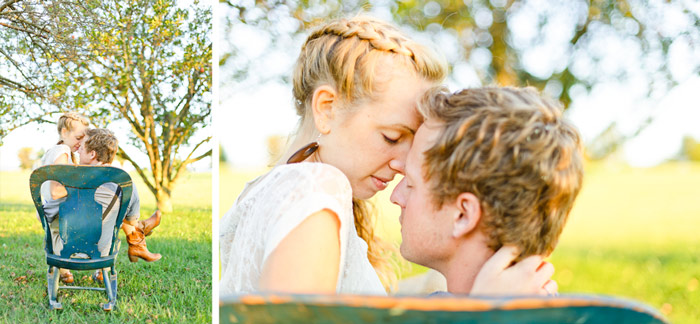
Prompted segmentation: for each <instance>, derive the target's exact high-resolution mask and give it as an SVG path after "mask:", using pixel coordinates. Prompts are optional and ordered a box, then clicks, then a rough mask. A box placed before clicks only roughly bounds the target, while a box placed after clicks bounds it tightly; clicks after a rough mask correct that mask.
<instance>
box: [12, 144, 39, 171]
mask: <svg viewBox="0 0 700 324" xmlns="http://www.w3.org/2000/svg"><path fill="white" fill-rule="evenodd" d="M17 157H18V158H19V167H20V168H21V169H22V170H31V169H32V168H33V167H34V164H36V162H37V161H39V158H38V156H37V153H36V152H34V149H33V148H31V147H23V148H21V149H19V152H18V153H17Z"/></svg>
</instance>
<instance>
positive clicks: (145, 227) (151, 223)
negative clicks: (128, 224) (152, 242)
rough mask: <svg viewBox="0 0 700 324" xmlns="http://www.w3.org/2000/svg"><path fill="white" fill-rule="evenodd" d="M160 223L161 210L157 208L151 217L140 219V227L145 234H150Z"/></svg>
mask: <svg viewBox="0 0 700 324" xmlns="http://www.w3.org/2000/svg"><path fill="white" fill-rule="evenodd" d="M159 224H160V210H156V212H155V213H153V215H151V217H149V218H148V219H146V220H140V221H139V227H140V228H141V230H142V231H143V235H146V236H149V235H151V232H152V231H153V229H154V228H156V227H157V226H158V225H159Z"/></svg>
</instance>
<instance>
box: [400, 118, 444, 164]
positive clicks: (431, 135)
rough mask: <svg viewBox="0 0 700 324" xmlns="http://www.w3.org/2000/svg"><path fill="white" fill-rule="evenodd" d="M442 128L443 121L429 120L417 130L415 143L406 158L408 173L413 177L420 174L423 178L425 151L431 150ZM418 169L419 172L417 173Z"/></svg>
mask: <svg viewBox="0 0 700 324" xmlns="http://www.w3.org/2000/svg"><path fill="white" fill-rule="evenodd" d="M441 128H442V123H439V122H435V121H431V120H427V121H426V122H425V123H423V124H422V125H421V126H420V127H419V128H418V132H416V137H415V138H414V139H413V145H412V146H411V150H410V151H409V153H408V157H407V159H406V173H407V174H409V173H411V175H412V176H413V177H415V176H420V177H421V178H422V172H420V170H421V167H422V165H423V160H424V159H425V158H424V153H425V151H427V150H429V149H430V148H431V147H432V146H433V144H435V141H436V140H437V138H438V135H439V134H440V130H441ZM416 171H418V173H415V172H416Z"/></svg>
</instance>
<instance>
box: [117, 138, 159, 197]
mask: <svg viewBox="0 0 700 324" xmlns="http://www.w3.org/2000/svg"><path fill="white" fill-rule="evenodd" d="M118 154H119V156H121V157H122V158H124V159H125V160H127V161H129V162H131V164H132V165H133V166H134V168H135V169H136V172H138V173H139V175H140V176H141V179H143V182H144V183H145V184H146V186H148V189H149V190H151V193H153V195H155V194H156V188H155V187H154V186H153V184H151V180H150V179H148V177H147V176H146V174H145V173H143V170H142V169H141V167H140V166H139V165H138V163H136V161H134V160H133V159H132V158H131V157H130V156H129V154H126V152H125V151H124V150H123V149H122V148H121V147H120V148H119V152H118Z"/></svg>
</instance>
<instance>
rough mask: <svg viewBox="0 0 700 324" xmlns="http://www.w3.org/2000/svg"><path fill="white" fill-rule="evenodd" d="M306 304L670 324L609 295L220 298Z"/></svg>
mask: <svg viewBox="0 0 700 324" xmlns="http://www.w3.org/2000/svg"><path fill="white" fill-rule="evenodd" d="M269 304H273V305H274V304H277V305H284V304H305V305H309V306H346V307H368V308H378V309H396V308H400V309H404V310H418V311H448V312H485V311H491V310H505V311H508V310H528V309H545V308H566V307H609V308H619V309H628V310H632V311H635V312H638V313H643V314H647V315H649V316H650V317H652V318H655V319H657V320H658V321H660V322H662V323H669V321H668V319H666V318H665V317H664V316H663V315H662V314H661V313H660V312H659V311H657V310H656V309H655V308H653V307H651V306H649V305H646V304H644V303H642V302H639V301H636V300H631V299H626V298H623V297H617V296H608V295H586V294H564V295H559V296H551V297H544V296H509V297H467V296H450V295H447V296H434V297H427V296H372V295H301V294H298V295H297V294H288V295H285V294H247V295H230V296H223V297H222V298H221V299H220V300H219V307H226V306H230V305H248V306H254V305H269Z"/></svg>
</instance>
